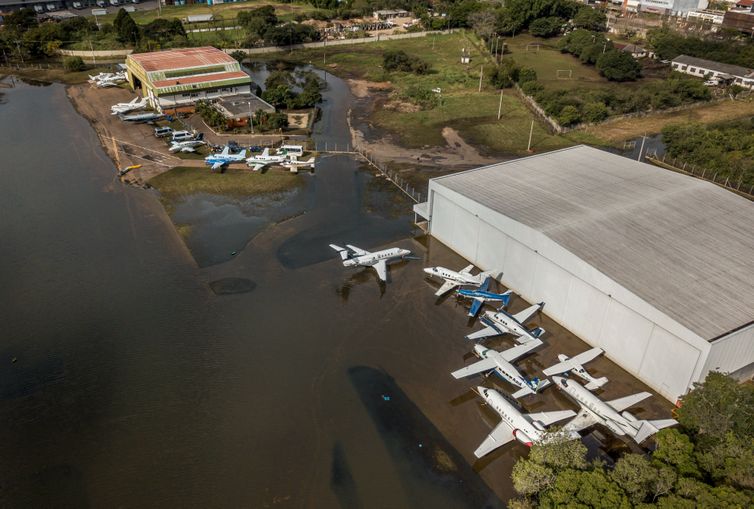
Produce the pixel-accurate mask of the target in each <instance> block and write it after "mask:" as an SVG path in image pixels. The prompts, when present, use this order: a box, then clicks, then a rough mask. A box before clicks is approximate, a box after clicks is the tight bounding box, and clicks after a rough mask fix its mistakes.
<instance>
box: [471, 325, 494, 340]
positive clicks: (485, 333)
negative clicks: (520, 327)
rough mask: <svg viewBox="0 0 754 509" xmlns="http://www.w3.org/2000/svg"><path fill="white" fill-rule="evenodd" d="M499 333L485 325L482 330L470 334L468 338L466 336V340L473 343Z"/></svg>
mask: <svg viewBox="0 0 754 509" xmlns="http://www.w3.org/2000/svg"><path fill="white" fill-rule="evenodd" d="M499 334H500V332H498V330H497V329H496V328H494V327H492V326H490V325H486V326H485V327H484V329H482V330H478V331H476V332H472V333H471V334H469V335H468V336H466V339H472V340H475V341H478V340H480V339H484V338H488V337H490V336H497V335H499Z"/></svg>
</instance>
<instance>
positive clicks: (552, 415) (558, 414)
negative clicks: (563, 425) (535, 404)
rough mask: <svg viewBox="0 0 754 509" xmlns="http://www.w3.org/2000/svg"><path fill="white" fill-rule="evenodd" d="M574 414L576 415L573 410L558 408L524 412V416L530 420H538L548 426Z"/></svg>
mask: <svg viewBox="0 0 754 509" xmlns="http://www.w3.org/2000/svg"><path fill="white" fill-rule="evenodd" d="M574 415H576V412H574V411H573V410H558V411H555V412H539V413H536V414H526V416H527V417H528V418H529V419H531V420H532V421H539V422H541V423H542V424H544V425H545V426H549V425H550V424H552V423H554V422H558V421H562V420H563V419H568V418H569V417H573V416H574Z"/></svg>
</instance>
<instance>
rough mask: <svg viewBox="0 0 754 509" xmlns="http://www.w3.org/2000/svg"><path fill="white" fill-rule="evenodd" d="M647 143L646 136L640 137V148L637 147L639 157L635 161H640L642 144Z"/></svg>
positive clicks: (642, 150) (642, 149)
mask: <svg viewBox="0 0 754 509" xmlns="http://www.w3.org/2000/svg"><path fill="white" fill-rule="evenodd" d="M645 141H647V136H646V134H645V135H644V136H642V137H641V147H639V157H637V158H636V160H637V161H641V153H642V152H644V142H645Z"/></svg>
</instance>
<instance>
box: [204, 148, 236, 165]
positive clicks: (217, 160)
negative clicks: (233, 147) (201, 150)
mask: <svg viewBox="0 0 754 509" xmlns="http://www.w3.org/2000/svg"><path fill="white" fill-rule="evenodd" d="M245 159H246V149H244V150H242V151H241V152H239V153H238V154H231V153H230V147H227V146H226V147H225V148H224V149H223V151H222V152H218V153H217V154H210V155H208V156H207V157H205V158H204V162H205V163H206V164H207V165H208V166H210V169H211V170H212V171H218V170H221V169H222V168H223V167H224V166H227V165H229V164H231V163H241V162H243V161H244V160H245Z"/></svg>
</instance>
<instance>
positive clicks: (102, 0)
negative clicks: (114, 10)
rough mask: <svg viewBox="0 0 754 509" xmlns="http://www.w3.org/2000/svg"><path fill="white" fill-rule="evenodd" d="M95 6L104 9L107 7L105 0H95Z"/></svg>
mask: <svg viewBox="0 0 754 509" xmlns="http://www.w3.org/2000/svg"><path fill="white" fill-rule="evenodd" d="M97 6H98V7H102V8H103V9H105V8H106V7H107V2H106V1H105V0H97Z"/></svg>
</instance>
